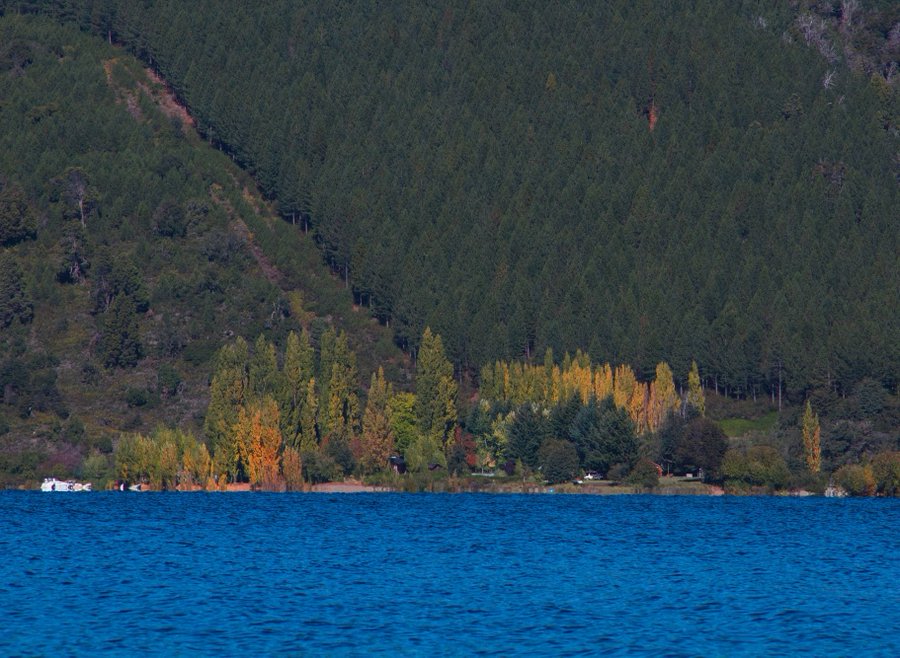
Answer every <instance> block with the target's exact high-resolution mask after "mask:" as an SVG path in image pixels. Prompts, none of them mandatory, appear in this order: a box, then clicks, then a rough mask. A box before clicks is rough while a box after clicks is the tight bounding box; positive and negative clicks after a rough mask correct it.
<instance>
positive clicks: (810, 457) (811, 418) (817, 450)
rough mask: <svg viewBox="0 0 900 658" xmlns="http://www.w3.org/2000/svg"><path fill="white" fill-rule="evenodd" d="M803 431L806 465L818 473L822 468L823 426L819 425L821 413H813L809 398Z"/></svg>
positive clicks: (812, 471)
mask: <svg viewBox="0 0 900 658" xmlns="http://www.w3.org/2000/svg"><path fill="white" fill-rule="evenodd" d="M801 431H802V433H803V454H804V456H805V457H806V467H807V468H808V469H809V472H810V473H818V472H819V471H820V470H821V469H822V447H821V444H820V439H821V428H820V427H819V415H818V414H814V413H813V410H812V404H810V401H809V400H807V401H806V409H805V410H804V412H803V420H802V421H801Z"/></svg>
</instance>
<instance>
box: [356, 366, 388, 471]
mask: <svg viewBox="0 0 900 658" xmlns="http://www.w3.org/2000/svg"><path fill="white" fill-rule="evenodd" d="M392 388H393V387H392V386H391V385H390V384H389V383H388V382H386V381H385V379H384V369H383V368H381V367H379V368H378V372H375V373H373V374H372V383H371V385H370V386H369V397H368V399H367V400H366V411H365V413H364V414H363V424H362V437H361V444H362V451H361V453H362V454H361V455H360V459H359V465H360V466H361V467H362V469H363V471H365V472H367V473H374V472H376V471H379V470H381V469H383V468H385V466H386V465H387V463H388V458H389V457H390V456H391V453H392V452H393V450H394V435H393V432H392V431H391V420H390V416H389V415H388V401H389V400H390V398H391V396H392V395H393V390H392Z"/></svg>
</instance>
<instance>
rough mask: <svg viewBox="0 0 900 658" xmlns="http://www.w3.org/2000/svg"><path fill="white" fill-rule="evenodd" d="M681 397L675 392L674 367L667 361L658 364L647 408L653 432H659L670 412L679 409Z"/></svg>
mask: <svg viewBox="0 0 900 658" xmlns="http://www.w3.org/2000/svg"><path fill="white" fill-rule="evenodd" d="M678 407H679V399H678V393H676V392H675V381H674V379H673V378H672V369H671V368H670V367H669V364H668V363H666V362H665V361H661V362H660V363H658V364H657V365H656V379H654V380H653V383H652V384H651V385H650V404H649V409H648V410H647V425H648V429H649V430H650V431H651V432H658V431H659V430H660V428H661V427H662V426H663V423H665V422H666V418H668V416H669V414H670V413H671V414H674V413H676V412H677V411H678Z"/></svg>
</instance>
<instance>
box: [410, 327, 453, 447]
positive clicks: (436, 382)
mask: <svg viewBox="0 0 900 658" xmlns="http://www.w3.org/2000/svg"><path fill="white" fill-rule="evenodd" d="M456 416H457V414H456V381H455V380H454V379H453V365H452V364H451V363H450V361H449V360H448V359H447V356H446V355H445V354H444V345H443V342H442V341H441V337H440V336H439V335H437V334H433V333H432V332H431V329H430V328H429V327H426V328H425V331H424V332H423V334H422V342H421V344H420V346H419V354H418V361H417V363H416V418H417V419H418V423H419V431H420V432H421V434H422V435H423V436H424V437H428V440H429V442H431V441H432V440H433V442H435V443H436V445H437V446H438V447H440V448H441V449H442V450H444V449H446V447H447V442H448V440H449V439H450V437H451V436H452V435H453V426H454V424H455V423H456Z"/></svg>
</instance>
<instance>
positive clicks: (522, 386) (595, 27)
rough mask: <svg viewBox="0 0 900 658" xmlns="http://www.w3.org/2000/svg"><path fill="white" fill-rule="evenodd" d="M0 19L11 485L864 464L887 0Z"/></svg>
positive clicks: (890, 321)
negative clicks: (77, 478)
mask: <svg viewBox="0 0 900 658" xmlns="http://www.w3.org/2000/svg"><path fill="white" fill-rule="evenodd" d="M0 12H2V13H3V14H4V17H3V18H2V20H0V146H2V148H0V242H2V245H3V253H2V254H0V327H2V329H0V331H2V341H0V344H2V348H3V355H2V359H0V361H2V363H0V366H2V371H0V380H2V381H0V384H2V388H3V399H2V402H3V404H2V405H0V430H3V431H0V434H2V435H5V438H4V439H3V440H4V442H5V443H4V450H3V451H0V460H2V463H0V467H2V469H0V470H3V471H4V472H5V473H7V474H11V476H10V481H21V480H23V479H28V478H33V477H36V476H37V475H39V473H38V471H39V470H41V469H42V468H45V467H46V465H47V464H55V465H56V468H57V470H59V472H60V473H73V472H75V471H76V470H78V469H83V468H85V466H84V465H85V464H87V463H90V464H92V466H91V468H93V469H94V470H96V471H97V472H103V473H105V474H106V475H107V476H109V475H110V474H111V473H112V472H113V470H114V468H115V469H118V470H117V471H116V472H117V474H118V475H119V476H121V477H124V478H126V479H127V477H129V474H131V475H133V474H134V473H135V472H137V473H139V477H140V478H142V479H148V478H149V479H152V480H154V481H155V482H156V483H157V484H158V485H161V484H163V483H164V482H165V481H167V476H165V477H164V476H163V475H161V473H162V472H163V471H165V473H170V474H174V473H178V472H184V473H187V472H189V471H190V472H192V473H193V475H192V476H191V478H192V479H193V481H195V482H197V483H199V484H204V485H205V480H206V479H207V478H210V479H211V481H212V482H213V483H217V481H218V482H224V481H225V480H226V479H227V480H229V481H231V480H250V481H251V482H253V483H254V484H256V485H263V484H266V483H267V484H268V485H272V483H273V482H275V481H278V482H281V483H282V484H283V483H284V482H287V483H288V486H291V482H293V483H294V484H296V483H297V482H300V481H306V482H309V481H315V480H319V479H328V478H330V477H340V476H341V475H346V474H351V473H356V474H362V475H369V476H373V475H374V474H376V473H378V472H379V471H380V469H381V468H382V467H383V466H384V461H385V455H386V454H387V453H393V452H397V453H399V455H400V456H402V457H405V461H406V463H408V464H409V466H410V468H411V470H412V471H413V472H422V471H423V470H428V468H429V467H437V468H441V469H446V470H447V471H448V472H452V473H460V472H461V469H462V470H466V469H482V470H484V469H485V468H487V469H497V468H500V467H501V466H502V467H505V468H507V469H508V470H509V471H510V472H512V471H515V472H516V474H517V477H518V476H521V475H522V474H523V473H529V474H530V473H537V472H539V470H540V469H542V468H543V467H544V466H545V465H546V464H549V463H553V464H554V468H557V467H558V469H559V470H558V471H557V473H558V474H559V473H562V474H564V475H565V477H563V478H562V479H563V480H565V479H567V478H569V477H570V476H572V477H574V476H575V475H576V474H577V473H579V472H582V471H584V470H590V471H593V470H597V471H602V472H603V473H604V474H608V473H610V472H612V473H613V474H615V475H617V476H618V477H621V478H624V477H626V476H627V477H633V478H636V479H635V481H639V480H640V477H641V473H642V472H644V473H645V474H646V472H647V469H648V468H649V466H648V465H651V466H652V465H653V464H656V463H667V464H669V466H670V467H675V468H677V469H679V470H681V471H685V470H696V469H697V468H704V467H705V471H706V472H707V473H708V474H710V475H711V476H712V477H714V478H716V479H718V480H723V479H728V480H730V481H732V482H735V483H740V482H743V483H744V484H745V485H747V486H770V487H772V486H777V487H782V486H788V484H790V483H793V484H797V481H796V480H791V477H792V476H791V474H792V473H793V474H795V475H796V474H797V473H803V472H806V473H807V474H808V475H810V476H811V477H812V484H813V485H815V486H819V485H821V484H822V481H821V478H820V477H819V476H818V474H819V473H820V472H822V471H823V470H824V471H828V472H830V471H836V470H839V469H840V468H843V467H845V466H846V467H847V468H849V467H850V466H853V467H854V468H856V467H858V468H860V469H865V468H868V469H869V471H867V472H865V473H863V474H862V475H860V474H859V473H855V472H854V473H853V474H851V475H852V476H853V477H857V479H859V478H862V480H863V481H864V482H863V485H860V486H859V487H856V488H857V489H859V490H860V491H875V490H876V489H878V490H880V491H885V489H884V487H882V485H881V484H877V485H876V484H875V483H876V481H877V482H878V483H880V482H882V480H884V478H888V480H889V479H890V477H893V476H892V475H890V473H893V471H891V469H892V468H894V466H892V464H894V461H891V460H895V457H891V456H890V455H895V454H896V453H891V452H890V451H891V450H896V449H897V448H898V447H900V446H898V439H900V436H898V434H897V426H898V405H897V386H898V375H900V350H898V347H897V346H898V345H900V319H898V318H900V308H898V300H900V268H898V237H900V231H898V219H900V218H898V212H897V208H898V207H900V203H898V201H900V198H898V197H900V194H898V181H900V135H898V116H900V114H898V109H900V101H898V94H897V79H898V78H900V75H898V72H897V65H898V59H900V10H898V9H897V8H896V6H895V5H894V4H893V3H889V2H868V3H857V2H792V3H766V2H749V1H748V2H740V3H716V2H708V1H702V0H698V1H697V2H693V3H688V4H687V5H686V6H679V7H678V8H672V7H668V6H665V5H664V3H651V2H637V3H605V4H599V3H585V4H584V5H582V4H580V3H567V4H564V5H561V6H558V7H557V6H554V7H552V8H551V7H549V6H547V5H545V3H537V2H534V3H531V2H523V3H512V4H506V3H471V4H464V3H452V2H451V3H411V4H409V5H402V4H401V5H392V6H390V7H383V6H379V5H376V4H374V3H371V4H368V3H361V4H352V5H347V6H345V5H334V4H332V5H329V4H321V3H302V2H276V3H269V4H266V5H265V6H259V7H257V6H253V5H247V6H245V5H244V4H242V3H237V2H230V1H228V2H216V3H212V2H206V1H205V0H203V1H201V2H197V3H192V4H190V5H184V4H183V3H176V2H168V1H165V0H161V1H159V2H149V3H132V2H119V1H117V0H105V1H103V2H99V1H92V0H69V1H57V2H51V1H47V2H24V1H19V2H16V1H13V0H7V1H5V2H0ZM30 14H43V15H44V16H40V17H35V16H29V15H30ZM23 15H24V16H23ZM77 28H80V29H81V30H82V32H88V33H91V34H92V35H93V36H89V35H87V34H81V35H79V34H78V31H77ZM125 51H130V53H132V54H133V55H135V56H136V57H137V58H139V60H140V61H141V62H142V63H143V65H144V66H146V67H148V69H149V72H148V71H145V70H144V68H143V66H142V65H141V64H139V63H138V61H136V60H134V59H132V58H131V57H130V56H129V55H128V54H126V52H125ZM168 92H173V93H174V95H175V97H176V98H177V100H178V101H179V102H180V103H182V104H183V105H184V106H185V107H186V108H187V110H188V112H189V113H190V114H188V113H187V112H185V110H184V109H183V108H182V107H180V106H179V105H178V104H177V103H175V102H174V101H173V100H172V99H171V98H170V97H169V96H168ZM251 177H252V178H251ZM257 186H258V190H259V192H257ZM260 193H261V195H262V196H260ZM277 217H280V219H277ZM313 241H314V242H313ZM313 244H315V245H316V247H317V248H318V251H317V250H316V249H315V248H314V247H313ZM323 260H324V262H325V263H326V264H327V266H328V267H330V269H331V274H330V275H329V274H327V273H326V272H325V270H324V269H323V268H322V267H321V265H320V263H321V262H322V261H323ZM351 302H352V303H353V306H352V307H351ZM368 314H370V315H371V316H372V317H374V318H375V320H377V322H376V321H375V320H369V319H368V318H367V315H368ZM432 329H433V330H434V331H433V332H432ZM234 337H239V338H238V341H237V342H233V338H234ZM435 338H436V342H435ZM397 347H399V348H402V350H405V351H406V352H407V354H408V355H409V357H408V358H409V361H407V357H404V356H403V355H402V353H401V352H400V350H398V349H397ZM289 355H291V356H289ZM298 355H302V356H298ZM554 355H556V357H555V358H554ZM357 359H358V363H357ZM610 364H612V365H610ZM617 364H628V365H624V366H622V365H617ZM379 366H382V367H383V368H384V369H385V371H384V372H379V371H378V368H379ZM415 369H417V370H418V373H417V383H416V385H415V387H413V385H412V380H411V378H410V374H411V373H412V371H413V370H415ZM223 373H224V374H223ZM407 373H409V374H407ZM607 374H608V375H609V377H608V379H607ZM370 377H371V380H370ZM479 388H480V390H479ZM410 389H412V390H414V391H415V394H413V393H410V392H407V391H408V390H410ZM336 391H337V392H336ZM373 391H374V394H373ZM704 391H705V393H704ZM698 396H699V397H698ZM704 397H707V398H708V401H709V402H708V404H707V403H706V402H704V401H703V400H704ZM660 400H664V402H661V401H660ZM207 405H208V406H207ZM373 405H374V406H373ZM735 405H738V406H735ZM740 405H743V406H740ZM370 407H371V412H370ZM707 407H708V410H707ZM738 409H740V410H741V411H740V412H737V411H736V410H738ZM707 411H708V412H709V416H711V417H713V418H715V419H716V421H717V422H715V423H714V422H711V421H710V420H708V419H707V417H706V416H707ZM807 411H808V414H807V413H806V412H807ZM778 412H782V413H778ZM819 412H821V413H822V415H823V421H822V425H821V427H820V425H819V418H818V415H817V414H818V413H819ZM733 415H740V416H744V417H747V418H754V419H756V420H754V421H752V422H751V421H749V420H748V421H746V422H751V425H752V423H753V422H756V423H757V425H753V426H752V427H750V429H749V430H748V431H749V432H750V434H749V436H750V437H751V438H749V439H746V438H742V439H741V440H740V441H738V442H737V443H735V441H734V437H746V436H748V434H747V432H745V431H744V430H745V429H747V428H746V427H744V428H743V429H742V426H739V425H740V424H739V423H738V425H735V424H734V423H732V424H731V425H729V424H728V421H727V420H725V419H726V417H728V416H733ZM807 415H808V417H807ZM776 416H777V417H776ZM801 416H802V418H801ZM367 418H368V420H367ZM738 420H739V419H738ZM156 422H165V423H167V424H169V425H177V426H179V427H180V428H181V429H179V430H177V431H176V430H165V429H157V430H153V429H152V428H153V425H154V424H155V423H156ZM379 428H380V429H379ZM723 429H724V430H726V431H727V433H728V434H729V435H730V436H731V437H732V439H731V440H730V442H729V440H728V439H727V437H726V432H723ZM122 430H124V431H130V432H133V434H131V435H129V437H128V438H127V439H123V440H119V436H120V431H122ZM29 431H30V432H31V434H32V437H33V438H32V439H29V438H27V435H26V432H29ZM754 431H755V432H757V434H755V435H754V434H753V432H754ZM192 433H194V434H195V435H196V436H198V437H201V439H202V440H200V441H199V442H198V441H197V440H195V439H194V438H193V435H192ZM151 434H152V436H151ZM147 437H150V438H147ZM267 437H268V438H267ZM276 437H277V440H276ZM114 445H118V446H120V449H119V451H118V453H117V454H116V456H115V458H114V457H113V455H112V450H113V446H114ZM48 446H50V447H48ZM54 446H55V447H54ZM200 446H202V450H203V451H205V454H206V457H203V456H202V454H201V452H200ZM767 450H768V451H771V452H766V451H767ZM67 451H68V452H67ZM883 454H886V455H889V456H888V457H884V458H880V459H882V462H884V464H886V466H884V467H883V468H882V467H881V466H879V467H878V468H882V470H884V469H885V468H886V469H887V472H888V475H887V476H884V478H882V476H881V475H878V477H876V476H875V475H873V474H874V473H875V472H876V471H877V470H878V469H877V468H875V466H874V465H873V464H874V463H875V462H870V460H871V459H872V458H873V456H875V455H883ZM148 455H155V457H153V458H152V459H151V458H150V457H148ZM185 455H187V457H185ZM823 455H824V457H823ZM161 459H162V460H163V462H166V463H167V464H168V466H166V468H165V469H163V471H161V470H160V468H161V466H160V463H161V462H160V460H161ZM185 459H187V460H188V461H187V462H185V461H184V460H185ZM91 460H93V461H92V462H91ZM148 460H149V461H148ZM779 460H780V461H779ZM876 461H877V460H876ZM151 462H152V463H153V464H155V465H154V466H152V467H151V466H148V464H151ZM176 462H177V463H178V465H180V468H181V470H180V471H179V469H178V468H175V466H174V464H175V463H176ZM882 462H877V463H879V464H881V463H882ZM200 463H202V464H205V466H203V467H200V466H198V464H200ZM701 463H702V466H701ZM136 464H137V465H136ZM860 464H861V465H860ZM378 465H380V467H379V466H378ZM560 465H561V466H560ZM189 466H190V467H189ZM173 468H174V469H175V470H174V471H173V470H172V469H173ZM123 469H124V470H123ZM135 469H137V471H135ZM191 469H193V471H192V470H191ZM742 469H743V470H742ZM754 469H756V470H755V471H754ZM759 469H763V471H766V472H767V473H769V475H767V476H766V477H765V478H763V480H764V481H762V482H757V481H755V480H753V477H751V476H749V475H748V476H747V477H746V478H744V475H746V474H747V473H750V472H751V471H752V472H757V471H759ZM766 469H768V470H766ZM873 469H874V470H873ZM89 470H90V469H89ZM432 470H433V469H432ZM151 471H152V472H153V474H152V476H151ZM629 473H632V474H633V476H629V475H628V474H629ZM742 473H743V474H744V475H741V474H742ZM878 473H881V471H878ZM729 474H730V475H729ZM845 475H846V474H845ZM846 477H847V478H851V476H850V475H847V476H846ZM898 477H900V476H898ZM172 478H175V475H172ZM742 478H744V479H742ZM767 478H768V479H767ZM817 478H818V479H817ZM879 478H881V479H879ZM651 479H652V478H651ZM757 479H759V478H757ZM851 479H852V478H851ZM172 481H173V482H174V479H173V480H172ZM848 481H849V480H848ZM885 481H887V480H885ZM800 484H803V483H802V482H801V483H800ZM806 484H810V483H809V482H807V483H806ZM870 485H871V486H870ZM853 486H855V485H853ZM885 486H886V487H887V489H886V491H887V492H890V491H893V489H892V488H891V487H892V486H893V485H890V484H888V485H885Z"/></svg>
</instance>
